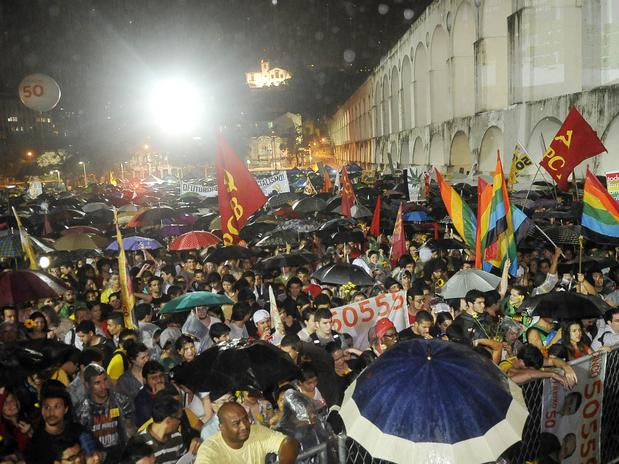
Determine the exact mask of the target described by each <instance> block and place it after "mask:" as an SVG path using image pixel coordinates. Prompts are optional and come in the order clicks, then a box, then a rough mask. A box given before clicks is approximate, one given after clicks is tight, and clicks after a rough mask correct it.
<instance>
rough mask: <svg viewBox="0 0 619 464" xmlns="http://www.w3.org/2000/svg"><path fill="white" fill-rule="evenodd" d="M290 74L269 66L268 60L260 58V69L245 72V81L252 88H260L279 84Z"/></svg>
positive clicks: (289, 76)
mask: <svg viewBox="0 0 619 464" xmlns="http://www.w3.org/2000/svg"><path fill="white" fill-rule="evenodd" d="M290 78H292V75H291V74H290V73H289V72H288V71H286V70H285V69H282V68H270V65H269V62H268V61H266V60H260V71H258V72H248V73H245V81H246V82H247V85H248V86H249V87H250V88H252V89H261V88H263V87H271V86H275V87H277V86H280V85H281V84H283V83H284V82H286V81H287V80H288V79H290Z"/></svg>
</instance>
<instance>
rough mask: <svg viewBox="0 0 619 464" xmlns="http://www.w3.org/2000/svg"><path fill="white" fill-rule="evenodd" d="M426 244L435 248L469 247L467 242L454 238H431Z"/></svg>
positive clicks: (456, 248)
mask: <svg viewBox="0 0 619 464" xmlns="http://www.w3.org/2000/svg"><path fill="white" fill-rule="evenodd" d="M425 245H426V246H428V247H430V248H432V249H435V250H464V249H465V248H468V246H467V245H466V243H464V242H461V241H459V240H455V239H453V238H439V239H436V240H434V239H430V240H428V241H427V242H426V244H425Z"/></svg>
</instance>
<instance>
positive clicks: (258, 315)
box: [253, 309, 271, 324]
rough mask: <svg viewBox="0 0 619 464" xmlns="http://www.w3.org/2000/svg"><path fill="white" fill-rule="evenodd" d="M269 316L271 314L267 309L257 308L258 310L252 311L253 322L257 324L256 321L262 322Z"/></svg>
mask: <svg viewBox="0 0 619 464" xmlns="http://www.w3.org/2000/svg"><path fill="white" fill-rule="evenodd" d="M270 318H271V315H270V314H269V312H268V311H266V310H264V309H259V310H258V311H256V312H255V313H254V317H253V320H254V324H257V323H258V322H262V321H265V320H267V319H270Z"/></svg>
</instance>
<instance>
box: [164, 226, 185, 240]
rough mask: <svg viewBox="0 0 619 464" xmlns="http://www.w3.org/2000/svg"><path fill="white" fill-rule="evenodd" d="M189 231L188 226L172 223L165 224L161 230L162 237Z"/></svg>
mask: <svg viewBox="0 0 619 464" xmlns="http://www.w3.org/2000/svg"><path fill="white" fill-rule="evenodd" d="M185 232H187V226H182V225H178V224H170V225H168V226H163V227H162V228H161V230H160V231H159V236H160V237H171V236H172V235H181V234H184V233H185Z"/></svg>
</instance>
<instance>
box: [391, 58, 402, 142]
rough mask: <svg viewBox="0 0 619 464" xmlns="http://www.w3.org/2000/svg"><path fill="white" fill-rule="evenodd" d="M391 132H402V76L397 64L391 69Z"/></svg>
mask: <svg viewBox="0 0 619 464" xmlns="http://www.w3.org/2000/svg"><path fill="white" fill-rule="evenodd" d="M390 101H391V132H394V133H397V132H400V76H399V73H398V68H397V66H394V67H393V69H392V70H391V100H390Z"/></svg>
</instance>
